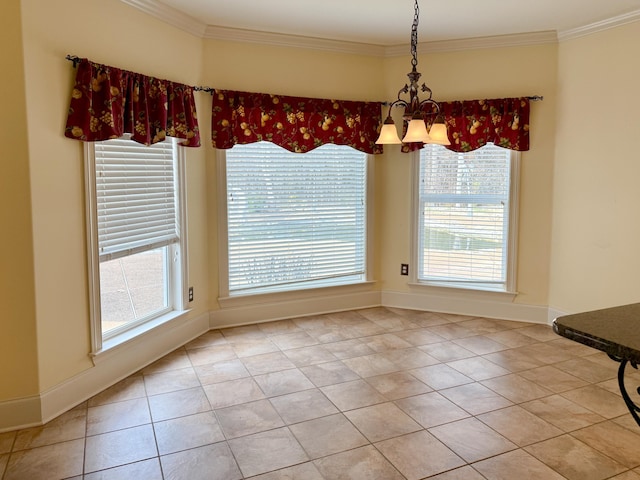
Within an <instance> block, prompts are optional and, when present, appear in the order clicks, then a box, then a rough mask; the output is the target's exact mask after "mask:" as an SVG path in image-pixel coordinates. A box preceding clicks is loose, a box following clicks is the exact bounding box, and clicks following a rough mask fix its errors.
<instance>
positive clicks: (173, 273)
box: [84, 136, 189, 361]
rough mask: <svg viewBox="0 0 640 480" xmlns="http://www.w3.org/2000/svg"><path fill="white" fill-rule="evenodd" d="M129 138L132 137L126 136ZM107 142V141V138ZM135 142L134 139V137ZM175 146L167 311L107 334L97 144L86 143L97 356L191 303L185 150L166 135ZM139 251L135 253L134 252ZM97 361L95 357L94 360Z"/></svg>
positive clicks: (91, 301) (90, 275)
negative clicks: (174, 231) (174, 222)
mask: <svg viewBox="0 0 640 480" xmlns="http://www.w3.org/2000/svg"><path fill="white" fill-rule="evenodd" d="M127 137H128V138H129V139H130V136H127ZM107 141H108V140H107ZM131 141H132V142H133V140H131ZM167 141H170V142H172V144H173V148H174V152H175V153H174V165H175V171H174V174H175V178H176V189H177V191H176V199H177V203H178V205H177V208H176V215H177V216H178V229H179V235H178V241H177V242H175V243H172V244H169V245H167V246H166V248H167V259H166V260H167V278H166V281H167V283H168V285H167V290H168V301H169V307H168V310H167V309H165V310H163V311H162V312H160V313H159V314H158V315H154V316H149V317H146V318H143V319H140V320H139V321H135V322H131V324H130V325H129V326H128V327H125V328H119V329H118V330H117V331H116V332H113V333H111V334H107V335H105V334H104V332H103V330H102V318H101V296H100V251H99V250H100V248H99V245H98V214H97V194H96V161H95V143H94V142H84V164H85V165H84V166H85V176H84V177H85V178H84V181H85V217H86V244H87V268H88V281H89V319H90V334H91V351H90V355H91V356H92V357H94V359H95V357H96V356H97V355H99V354H100V353H102V352H105V351H107V350H110V349H112V348H114V347H116V346H118V345H120V344H123V343H125V342H127V341H129V340H131V339H133V338H135V337H137V336H139V335H142V334H144V333H146V332H148V331H150V330H152V329H154V328H155V327H157V326H159V325H162V324H165V323H167V322H169V321H171V320H173V319H175V318H177V317H180V316H182V315H184V314H185V313H186V311H187V310H186V309H187V307H188V304H189V296H188V287H187V285H188V278H189V275H188V273H189V272H188V264H189V262H188V252H187V245H188V239H187V203H186V167H185V152H184V148H183V147H181V146H180V145H179V143H178V141H177V140H176V139H175V138H171V137H167ZM136 253H137V252H135V251H134V252H132V253H131V255H134V254H136ZM94 361H95V360H94Z"/></svg>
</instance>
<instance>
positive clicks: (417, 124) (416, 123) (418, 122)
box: [402, 118, 431, 143]
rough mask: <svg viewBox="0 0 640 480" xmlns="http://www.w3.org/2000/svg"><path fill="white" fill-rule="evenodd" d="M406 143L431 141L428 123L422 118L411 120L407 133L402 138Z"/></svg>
mask: <svg viewBox="0 0 640 480" xmlns="http://www.w3.org/2000/svg"><path fill="white" fill-rule="evenodd" d="M402 141H403V142H404V143H414V142H422V143H431V137H430V136H429V133H428V132H427V125H426V124H425V123H424V120H423V119H422V118H414V119H413V120H411V121H410V122H409V126H408V127H407V134H406V135H405V136H404V138H403V139H402Z"/></svg>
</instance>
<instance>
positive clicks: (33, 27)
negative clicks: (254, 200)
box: [7, 0, 209, 392]
mask: <svg viewBox="0 0 640 480" xmlns="http://www.w3.org/2000/svg"><path fill="white" fill-rule="evenodd" d="M22 13H23V38H24V60H25V72H26V83H25V85H26V95H27V108H26V112H27V132H28V136H29V139H28V140H29V143H28V147H29V168H30V174H31V178H30V185H31V217H32V221H33V238H34V241H33V259H34V266H35V292H36V295H35V311H36V318H37V343H38V355H37V356H36V355H33V358H34V359H35V358H37V359H38V361H39V364H38V372H39V391H40V392H42V391H46V390H47V389H49V388H52V387H53V386H55V385H57V384H60V383H61V382H63V381H65V380H67V379H69V378H71V377H73V376H74V375H76V374H78V373H80V372H82V371H85V370H87V369H90V368H92V362H91V360H90V358H89V356H88V352H89V350H90V341H89V321H88V315H89V304H88V282H87V258H86V250H85V214H84V206H85V199H84V171H83V145H82V143H80V142H76V141H73V140H69V139H67V138H65V137H63V131H64V124H65V120H66V110H67V108H68V105H69V94H70V89H71V86H72V84H73V83H72V82H73V78H74V70H73V68H72V64H71V62H68V61H67V60H65V55H66V54H73V55H78V56H81V57H88V58H90V59H92V60H94V61H96V62H100V63H105V64H110V65H114V66H118V67H121V68H125V69H130V70H134V71H138V72H142V73H145V74H148V75H155V76H158V77H162V78H170V79H172V80H176V81H181V82H186V83H189V84H198V83H200V75H201V59H202V40H201V39H198V38H196V37H194V36H191V35H189V34H187V33H184V32H182V31H180V30H177V29H175V28H173V27H170V26H168V25H166V24H164V23H162V22H160V21H158V20H156V19H154V18H153V17H151V16H149V15H145V14H143V13H142V12H140V11H138V10H137V9H134V8H132V7H129V6H126V5H125V4H124V3H122V2H120V1H118V0H89V1H86V2H82V4H81V5H80V4H79V3H78V2H73V1H71V0H58V1H56V2H50V1H47V0H23V1H22ZM17 50H18V49H17ZM18 90H19V89H18ZM199 106H200V107H201V108H204V106H203V105H202V104H201V105H199ZM24 141H25V140H23V142H24ZM7 143H9V142H7ZM24 150H25V151H26V148H24ZM24 155H25V154H24V153H23V154H22V157H23V158H24ZM187 170H188V177H189V178H190V179H191V180H193V179H194V178H195V179H198V178H202V177H203V176H204V175H203V174H202V172H203V171H204V151H203V150H202V149H192V150H189V151H188V152H187ZM193 183H194V188H192V189H190V190H189V197H188V198H189V205H188V208H189V220H190V221H191V222H190V229H189V245H190V247H191V248H193V249H194V251H196V252H198V253H197V254H193V255H192V256H191V263H190V274H191V282H192V284H193V286H194V289H195V292H199V293H201V295H200V298H198V297H196V303H195V305H194V310H193V312H192V315H195V314H198V313H202V312H204V311H207V309H208V308H209V305H208V304H207V299H206V297H205V295H204V293H205V292H206V291H207V290H208V285H207V272H206V263H207V260H206V255H207V249H206V203H205V200H204V199H205V193H204V185H203V184H202V183H201V182H198V181H195V182H193ZM16 197H17V198H19V197H18V196H17V195H16ZM12 203H14V204H15V203H16V202H15V201H14V202H12ZM31 304H32V305H33V302H31ZM13 321H14V322H17V321H19V317H16V318H14V319H13ZM26 365H28V362H25V366H26ZM28 374H29V375H31V376H33V374H31V373H30V372H28ZM36 378H37V377H36Z"/></svg>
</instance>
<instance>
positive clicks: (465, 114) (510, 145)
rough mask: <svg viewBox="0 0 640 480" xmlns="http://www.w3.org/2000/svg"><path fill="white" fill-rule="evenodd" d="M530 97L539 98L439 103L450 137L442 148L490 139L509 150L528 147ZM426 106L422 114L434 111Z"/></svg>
mask: <svg viewBox="0 0 640 480" xmlns="http://www.w3.org/2000/svg"><path fill="white" fill-rule="evenodd" d="M531 100H542V97H518V98H497V99H487V100H463V101H454V102H440V112H439V113H440V114H441V115H442V116H443V118H444V121H445V123H446V125H447V130H448V135H449V138H450V139H451V145H448V146H446V148H448V149H449V150H452V151H454V152H470V151H472V150H476V149H478V148H480V147H483V146H484V145H486V144H487V143H489V142H492V143H494V144H495V145H497V146H499V147H503V148H507V149H509V150H518V151H526V150H529V112H530V101H531ZM426 108H427V111H426V112H425V113H427V114H433V113H435V109H434V110H432V109H431V107H430V106H426ZM432 116H433V115H432ZM422 146H423V144H422V143H408V144H404V145H403V146H402V151H403V152H411V151H414V150H418V149H420V148H422Z"/></svg>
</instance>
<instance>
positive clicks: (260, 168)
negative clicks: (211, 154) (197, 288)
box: [226, 142, 367, 293]
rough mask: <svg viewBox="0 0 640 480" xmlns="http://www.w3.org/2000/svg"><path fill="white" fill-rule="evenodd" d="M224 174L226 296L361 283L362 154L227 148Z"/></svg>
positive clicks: (337, 149) (265, 146)
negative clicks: (227, 261)
mask: <svg viewBox="0 0 640 480" xmlns="http://www.w3.org/2000/svg"><path fill="white" fill-rule="evenodd" d="M226 168H227V217H228V219H227V220H228V226H227V228H228V255H229V291H230V292H235V293H237V292H239V291H251V290H256V289H263V290H264V289H270V290H276V291H277V290H288V289H293V288H300V286H302V285H310V284H314V285H316V284H318V282H323V281H324V282H327V283H331V284H339V283H347V282H348V281H351V280H355V279H361V278H363V275H364V273H365V244H366V243H365V241H366V239H365V236H366V185H367V156H366V154H364V153H362V152H358V151H356V150H354V149H352V148H350V147H346V146H337V145H324V146H322V147H319V148H316V149H314V150H312V151H311V152H309V153H306V154H294V153H290V152H288V151H286V150H284V149H283V148H281V147H278V146H276V145H274V144H271V143H268V142H259V143H253V144H249V145H236V146H235V147H233V148H232V149H231V150H228V151H227V153H226ZM314 282H315V283H314Z"/></svg>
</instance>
